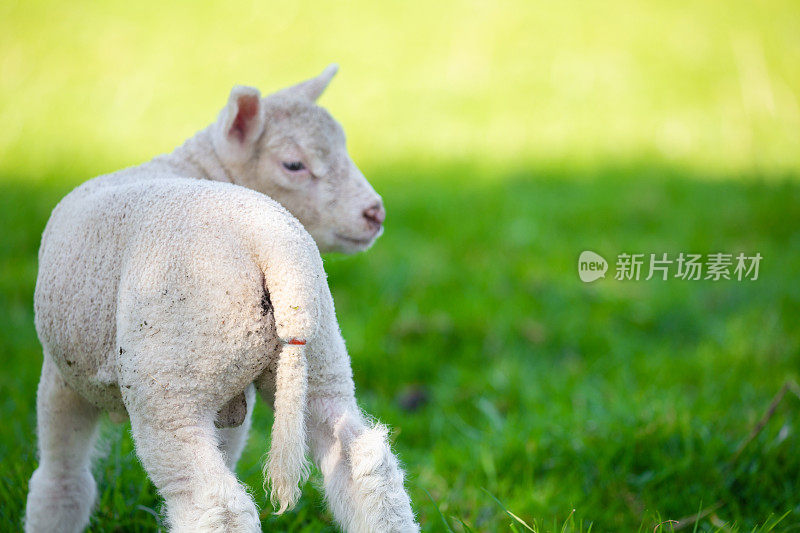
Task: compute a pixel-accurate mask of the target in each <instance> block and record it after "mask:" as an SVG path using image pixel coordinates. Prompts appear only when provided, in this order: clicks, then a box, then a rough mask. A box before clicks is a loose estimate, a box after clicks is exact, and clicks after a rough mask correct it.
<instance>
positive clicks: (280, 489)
mask: <svg viewBox="0 0 800 533" xmlns="http://www.w3.org/2000/svg"><path fill="white" fill-rule="evenodd" d="M309 241H310V238H309ZM276 255H278V254H273V255H272V257H273V258H275V256H276ZM263 272H264V281H265V285H266V287H265V290H267V291H268V294H269V298H270V300H271V302H272V308H273V313H274V319H275V330H276V333H277V335H278V338H279V340H280V342H281V344H282V346H281V350H280V354H279V355H278V363H277V374H276V376H275V407H274V409H275V418H274V422H273V425H272V443H271V445H270V451H269V456H268V458H267V462H266V464H265V465H264V477H265V488H266V484H267V483H268V484H269V485H270V487H269V491H268V492H269V495H270V501H271V502H272V504H273V506H274V507H275V508H276V509H277V514H281V513H283V512H284V511H286V510H287V509H290V508H292V507H294V504H295V503H297V500H298V498H299V497H300V485H302V484H303V483H304V482H305V480H306V479H308V475H309V466H308V462H307V459H306V451H307V444H306V392H307V389H308V361H307V351H308V349H309V346H307V344H306V343H307V342H309V341H312V340H313V338H314V336H315V335H316V332H317V329H318V323H319V319H320V316H319V315H320V312H319V297H320V294H321V292H322V291H321V289H322V288H323V286H324V285H323V284H324V283H325V271H324V270H323V268H322V260H321V258H320V257H319V252H317V250H316V247H315V246H313V245H311V246H286V247H284V248H283V249H282V250H281V253H280V257H278V258H276V259H274V260H272V261H269V262H268V263H267V264H266V265H264V266H263Z"/></svg>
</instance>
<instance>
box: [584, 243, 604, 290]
mask: <svg viewBox="0 0 800 533" xmlns="http://www.w3.org/2000/svg"><path fill="white" fill-rule="evenodd" d="M607 270H608V263H607V262H606V260H605V259H603V257H602V256H601V255H599V254H596V253H594V252H592V251H589V250H585V251H583V252H581V256H580V257H579V258H578V276H580V278H581V281H583V282H584V283H590V282H592V281H595V280H596V279H599V278H604V277H606V271H607Z"/></svg>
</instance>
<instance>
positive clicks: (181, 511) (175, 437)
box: [123, 379, 261, 533]
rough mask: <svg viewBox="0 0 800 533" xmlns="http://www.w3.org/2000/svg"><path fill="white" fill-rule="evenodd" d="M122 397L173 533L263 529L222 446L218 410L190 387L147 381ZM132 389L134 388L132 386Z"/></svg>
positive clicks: (137, 451)
mask: <svg viewBox="0 0 800 533" xmlns="http://www.w3.org/2000/svg"><path fill="white" fill-rule="evenodd" d="M146 383H147V384H148V385H153V386H141V387H136V389H137V390H135V391H134V390H131V391H130V393H129V394H128V393H125V394H124V395H123V398H124V399H125V401H126V406H127V408H128V412H129V413H130V418H131V429H132V433H133V439H134V442H135V444H136V453H137V455H138V456H139V459H140V460H141V462H142V465H143V466H144V468H145V470H146V471H147V473H148V475H149V477H150V479H151V480H152V481H153V483H154V484H155V486H156V487H157V488H158V491H159V493H160V494H161V495H162V496H163V497H164V500H165V503H166V514H167V520H168V522H169V524H170V529H171V531H173V532H195V531H203V532H220V533H222V532H237V533H239V532H248V533H252V532H256V531H261V525H260V522H259V518H258V511H257V509H256V506H255V504H254V503H253V500H252V499H251V498H250V496H249V495H248V494H247V491H246V490H245V489H244V487H243V486H242V485H241V484H240V483H239V481H238V480H237V479H236V477H235V476H234V474H233V473H232V472H231V471H230V470H229V468H228V466H227V465H226V462H225V457H224V455H223V453H222V451H221V450H220V441H219V436H218V433H217V429H216V428H215V427H214V417H215V414H216V413H214V412H206V411H205V410H204V409H203V407H202V406H201V405H197V404H194V405H193V403H194V402H196V401H198V400H197V398H193V397H192V394H191V391H189V390H183V391H180V390H176V391H174V392H173V391H172V390H170V387H171V384H170V383H168V382H161V383H158V382H155V380H154V379H151V380H150V381H146ZM132 388H133V387H132Z"/></svg>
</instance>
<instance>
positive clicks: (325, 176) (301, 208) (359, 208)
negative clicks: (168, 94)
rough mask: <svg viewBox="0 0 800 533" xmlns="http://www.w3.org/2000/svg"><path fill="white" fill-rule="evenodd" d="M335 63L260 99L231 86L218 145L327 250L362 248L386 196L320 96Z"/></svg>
mask: <svg viewBox="0 0 800 533" xmlns="http://www.w3.org/2000/svg"><path fill="white" fill-rule="evenodd" d="M334 73H335V69H332V68H331V67H329V68H328V69H326V71H325V72H323V73H322V74H321V75H320V76H318V77H317V78H313V79H311V80H308V81H306V82H303V83H301V84H299V85H296V86H294V87H290V88H288V89H284V90H283V91H280V92H278V93H275V94H273V95H271V96H268V97H266V98H263V99H262V98H260V96H259V95H258V92H257V91H256V90H255V89H249V88H243V87H237V88H235V89H234V90H233V92H231V99H230V101H229V103H228V107H227V108H226V109H225V110H224V111H223V113H222V116H221V117H220V121H219V122H218V124H219V125H220V126H221V127H220V128H217V131H216V132H215V148H216V150H217V152H218V154H219V155H220V157H221V158H222V159H223V160H224V161H225V163H226V164H228V165H229V166H230V167H231V168H232V169H233V170H234V172H235V175H236V181H237V182H238V183H240V184H241V185H244V186H246V187H250V188H252V189H255V190H257V191H260V192H263V193H265V194H267V195H268V196H270V197H271V198H273V199H274V200H276V201H278V202H279V203H280V204H281V205H283V206H284V207H285V208H286V209H288V210H289V212H291V213H292V214H293V215H294V216H295V217H297V219H298V220H299V221H300V222H301V223H302V224H303V226H304V227H305V228H306V230H307V231H308V232H309V233H310V234H311V236H312V237H313V238H314V240H315V241H316V242H317V246H319V248H320V250H321V251H323V252H327V251H338V252H344V253H355V252H359V251H362V250H366V249H367V248H369V247H370V246H371V245H372V243H373V242H375V240H376V239H377V238H378V237H379V236H380V235H381V233H383V221H384V218H385V216H386V212H385V211H384V208H383V203H382V201H381V197H380V196H379V195H378V194H377V193H376V192H375V190H374V189H373V188H372V186H371V185H370V184H369V182H367V180H366V179H365V178H364V175H363V174H362V173H361V172H360V171H359V170H358V168H357V167H356V166H355V164H354V163H353V161H352V160H351V159H350V156H349V155H348V153H347V148H346V145H345V136H344V131H343V130H342V127H341V126H340V125H339V123H338V122H336V121H335V120H334V119H333V117H331V115H330V114H329V113H328V112H327V111H326V110H325V109H323V108H321V107H319V106H317V105H316V104H315V103H314V101H315V100H316V98H317V97H318V96H319V94H321V92H322V90H324V88H325V86H327V84H328V82H329V81H330V78H331V77H332V76H333V74H334Z"/></svg>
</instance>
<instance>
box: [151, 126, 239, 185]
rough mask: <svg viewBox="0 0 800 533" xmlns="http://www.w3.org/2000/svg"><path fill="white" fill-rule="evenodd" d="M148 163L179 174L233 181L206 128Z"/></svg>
mask: <svg viewBox="0 0 800 533" xmlns="http://www.w3.org/2000/svg"><path fill="white" fill-rule="evenodd" d="M148 165H150V166H152V167H155V168H157V169H159V170H166V171H168V172H170V173H173V174H178V175H180V176H185V177H191V178H198V179H205V180H214V181H224V182H229V183H233V179H232V178H231V173H230V172H229V170H228V168H227V167H226V166H225V163H224V162H223V161H222V160H221V159H220V158H219V156H218V155H217V152H216V150H214V144H213V142H212V140H211V131H210V128H206V129H204V130H202V131H201V132H199V133H198V134H197V135H195V136H194V137H192V138H190V139H189V140H187V141H186V142H185V143H183V144H182V145H181V146H179V147H177V148H176V149H175V150H174V151H173V152H172V153H169V154H164V155H160V156H158V157H156V158H155V159H153V160H152V161H150V163H148Z"/></svg>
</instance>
